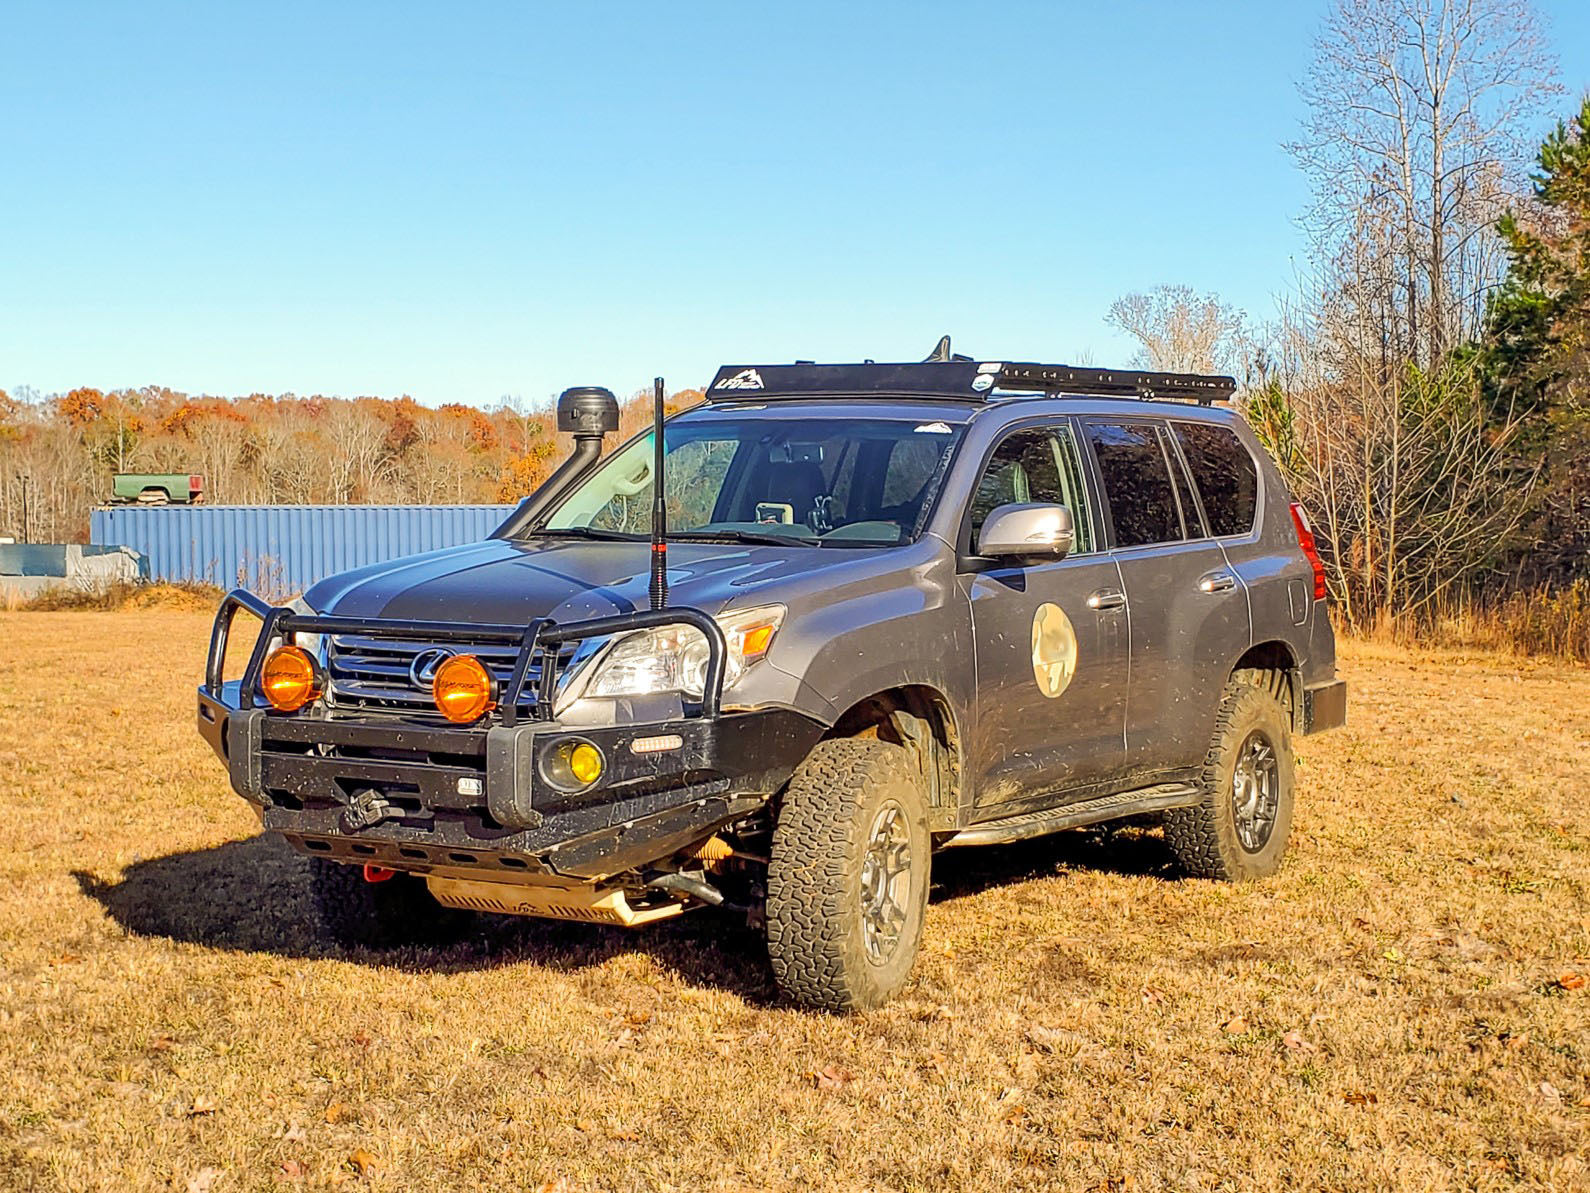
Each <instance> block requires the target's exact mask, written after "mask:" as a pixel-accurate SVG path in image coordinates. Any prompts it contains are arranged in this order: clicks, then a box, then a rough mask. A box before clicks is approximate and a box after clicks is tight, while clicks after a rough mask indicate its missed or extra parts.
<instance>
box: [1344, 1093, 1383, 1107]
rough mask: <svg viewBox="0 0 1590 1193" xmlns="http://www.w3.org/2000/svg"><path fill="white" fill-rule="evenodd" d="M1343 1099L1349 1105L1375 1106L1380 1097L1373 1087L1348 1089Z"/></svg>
mask: <svg viewBox="0 0 1590 1193" xmlns="http://www.w3.org/2000/svg"><path fill="white" fill-rule="evenodd" d="M1342 1101H1343V1102H1346V1103H1347V1104H1348V1105H1349V1106H1373V1105H1375V1104H1376V1103H1377V1102H1379V1101H1380V1099H1379V1098H1378V1097H1377V1096H1376V1095H1375V1091H1374V1090H1372V1089H1369V1090H1361V1089H1353V1090H1348V1091H1347V1092H1346V1093H1345V1094H1343V1095H1342Z"/></svg>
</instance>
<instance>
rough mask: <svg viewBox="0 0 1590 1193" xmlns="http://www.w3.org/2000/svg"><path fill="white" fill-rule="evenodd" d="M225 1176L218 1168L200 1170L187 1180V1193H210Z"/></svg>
mask: <svg viewBox="0 0 1590 1193" xmlns="http://www.w3.org/2000/svg"><path fill="white" fill-rule="evenodd" d="M225 1175H226V1172H225V1170H223V1169H220V1168H201V1169H199V1171H198V1172H195V1173H194V1174H193V1175H192V1176H190V1177H189V1178H188V1193H210V1190H212V1189H214V1188H215V1183H216V1182H217V1181H219V1180H220V1179H221V1178H222V1177H223V1176H225Z"/></svg>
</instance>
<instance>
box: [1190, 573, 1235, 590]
mask: <svg viewBox="0 0 1590 1193" xmlns="http://www.w3.org/2000/svg"><path fill="white" fill-rule="evenodd" d="M1236 586H1237V578H1236V577H1235V576H1233V575H1232V574H1231V573H1230V572H1209V573H1207V574H1205V575H1203V576H1200V577H1199V578H1198V591H1199V592H1230V591H1231V590H1232V589H1233V588H1235V587H1236Z"/></svg>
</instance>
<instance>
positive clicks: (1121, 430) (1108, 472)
mask: <svg viewBox="0 0 1590 1193" xmlns="http://www.w3.org/2000/svg"><path fill="white" fill-rule="evenodd" d="M1088 439H1089V441H1090V442H1091V443H1092V444H1093V455H1094V458H1095V459H1096V460H1098V462H1099V476H1100V478H1101V479H1102V480H1103V481H1104V499H1105V503H1106V504H1107V505H1108V506H1109V508H1110V520H1111V521H1112V522H1113V523H1114V524H1115V545H1116V546H1117V547H1142V546H1147V545H1148V544H1150V543H1174V542H1179V541H1181V538H1182V524H1181V513H1180V511H1179V509H1178V508H1177V504H1176V490H1175V486H1174V484H1173V483H1172V481H1171V474H1170V461H1169V460H1168V459H1166V456H1165V448H1164V446H1163V445H1162V444H1161V443H1160V438H1159V430H1158V428H1157V427H1155V426H1153V425H1152V424H1150V423H1108V422H1091V421H1090V422H1089V423H1088Z"/></svg>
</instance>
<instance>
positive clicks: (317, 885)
mask: <svg viewBox="0 0 1590 1193" xmlns="http://www.w3.org/2000/svg"><path fill="white" fill-rule="evenodd" d="M309 884H310V890H311V893H312V894H313V896H314V907H315V919H316V921H317V922H318V923H319V925H320V929H321V932H322V933H323V934H324V935H325V936H327V937H329V938H330V939H331V940H333V941H335V942H336V943H337V944H339V945H341V946H342V947H343V948H349V949H352V948H365V949H393V948H398V947H400V946H402V945H406V944H443V943H446V942H448V941H450V940H454V939H457V937H458V936H459V935H461V934H462V932H463V930H464V928H465V926H466V924H467V923H468V921H467V920H466V919H465V915H464V913H462V912H457V911H453V910H451V909H450V908H446V907H443V906H442V905H441V904H440V903H438V902H437V901H436V900H435V899H433V898H432V897H431V892H430V891H429V889H427V887H426V885H425V879H423V878H421V877H419V876H417V875H414V874H405V873H402V872H399V873H397V874H394V875H392V877H391V878H388V879H385V880H383V881H380V882H368V881H366V879H365V877H364V868H363V867H362V866H357V865H353V866H350V865H345V864H343V863H342V862H333V861H327V860H326V859H325V858H319V857H312V858H310V859H309Z"/></svg>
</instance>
